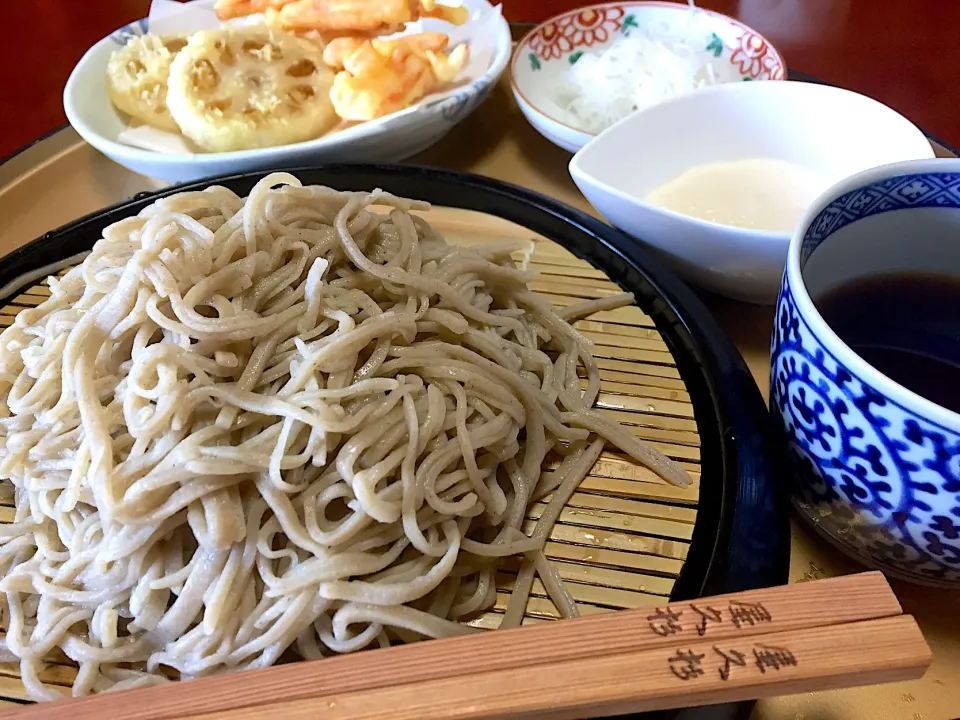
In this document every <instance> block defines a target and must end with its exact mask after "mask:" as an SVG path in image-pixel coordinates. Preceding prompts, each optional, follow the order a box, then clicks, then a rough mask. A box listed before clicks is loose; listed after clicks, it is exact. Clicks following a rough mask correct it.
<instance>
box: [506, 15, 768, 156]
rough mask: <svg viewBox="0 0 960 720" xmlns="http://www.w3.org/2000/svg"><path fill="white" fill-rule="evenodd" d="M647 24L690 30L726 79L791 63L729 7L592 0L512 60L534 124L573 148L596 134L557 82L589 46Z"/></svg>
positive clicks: (540, 31) (529, 39)
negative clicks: (724, 11)
mask: <svg viewBox="0 0 960 720" xmlns="http://www.w3.org/2000/svg"><path fill="white" fill-rule="evenodd" d="M645 30H648V31H649V32H651V34H652V35H653V36H654V37H657V36H659V35H661V34H662V35H664V36H665V37H685V38H689V40H690V46H691V47H693V48H695V49H696V50H695V51H696V52H698V53H699V54H700V55H699V56H698V57H702V59H703V60H704V61H705V62H710V64H711V65H712V66H713V68H714V70H715V72H716V73H717V76H718V79H719V80H720V81H721V82H742V81H745V80H747V81H749V80H783V79H784V78H785V77H786V65H784V62H783V58H782V57H781V56H780V53H779V52H777V50H776V49H775V48H774V47H773V45H771V44H770V43H769V41H768V40H767V39H766V38H764V37H763V36H762V35H760V33H758V32H757V31H756V30H753V29H751V28H749V27H747V26H746V25H744V24H743V23H741V22H739V21H737V20H734V19H733V18H730V17H727V16H726V15H721V14H720V13H715V12H711V11H709V10H702V9H699V8H696V9H691V8H690V6H689V5H687V4H686V3H684V4H680V3H674V2H657V1H653V0H636V1H635V2H612V3H603V4H601V5H591V6H590V7H586V8H580V9H578V10H571V11H570V12H566V13H564V14H562V15H557V16H556V17H554V18H551V19H550V20H547V21H546V22H545V23H542V24H540V25H538V26H537V27H536V28H534V30H532V31H531V32H530V33H529V34H528V35H527V36H526V37H525V38H523V40H521V41H520V42H519V43H518V45H517V48H516V50H515V51H514V54H513V59H512V60H511V62H510V86H511V88H512V89H513V95H514V97H515V98H516V99H517V104H519V105H520V109H521V110H522V111H523V114H524V115H525V116H526V118H527V120H529V121H530V124H531V125H533V126H534V127H535V128H536V129H537V131H538V132H539V133H540V134H541V135H543V136H544V137H545V138H547V139H548V140H550V141H551V142H553V143H555V144H556V145H559V146H560V147H562V148H564V149H565V150H569V151H570V152H576V151H577V150H579V149H580V148H581V147H583V146H584V145H585V144H586V143H588V142H589V141H590V140H591V139H593V137H594V134H593V133H590V132H587V131H585V130H581V129H579V128H577V127H575V126H574V125H572V124H570V122H569V121H568V120H566V119H565V112H564V110H563V109H562V108H561V107H559V106H558V105H557V103H556V102H555V101H554V100H553V99H552V97H551V94H550V93H551V88H553V87H555V86H556V84H557V80H559V78H560V76H562V75H563V74H564V73H566V72H567V70H568V69H569V68H570V66H571V65H573V64H575V63H576V62H577V61H578V60H579V59H580V57H581V56H582V55H583V53H584V52H596V51H601V50H603V49H604V48H606V47H608V46H610V45H612V44H613V43H614V41H616V40H617V38H619V37H621V36H628V37H629V35H630V34H631V33H633V32H643V31H645Z"/></svg>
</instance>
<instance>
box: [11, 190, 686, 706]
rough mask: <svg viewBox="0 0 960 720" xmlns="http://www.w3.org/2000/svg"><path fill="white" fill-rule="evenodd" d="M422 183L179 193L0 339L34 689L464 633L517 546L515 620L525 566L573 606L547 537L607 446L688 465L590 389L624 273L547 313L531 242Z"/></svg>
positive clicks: (670, 469) (135, 222) (15, 564)
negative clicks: (441, 220)
mask: <svg viewBox="0 0 960 720" xmlns="http://www.w3.org/2000/svg"><path fill="white" fill-rule="evenodd" d="M373 206H376V208H374V207H373ZM425 207H426V206H425V205H424V204H423V203H417V202H412V201H409V200H403V199H400V198H397V197H393V196H390V195H388V194H386V193H383V192H373V193H342V192H336V191H333V190H330V189H328V188H324V187H302V186H301V185H300V183H299V182H298V181H297V179H296V178H295V177H293V176H291V175H288V174H274V175H271V176H269V177H267V178H266V179H264V180H263V181H262V182H260V183H259V184H258V185H257V186H256V187H255V188H254V189H253V190H252V192H251V193H250V196H249V197H248V198H246V199H243V198H240V197H238V196H237V195H235V194H234V193H232V192H231V191H229V190H227V189H225V188H222V187H212V188H209V189H207V190H204V191H203V192H183V193H179V194H176V195H171V196H170V197H167V198H164V199H161V200H158V201H157V202H155V203H154V204H153V205H151V206H150V207H148V208H146V209H145V210H143V211H142V212H141V213H140V214H139V215H138V216H137V217H132V218H128V219H126V220H122V221H120V222H118V223H116V224H114V225H112V226H111V227H109V228H107V229H106V230H105V231H104V235H103V239H102V240H100V241H98V242H97V243H96V245H95V246H94V247H93V250H92V251H91V253H90V254H89V255H88V256H87V257H86V259H85V260H84V261H83V263H82V264H81V265H79V266H77V267H74V268H73V269H71V270H70V271H69V272H67V273H66V275H65V276H64V277H63V278H62V279H60V280H57V279H56V278H51V279H50V283H49V284H50V290H51V296H50V298H49V299H48V300H46V301H45V302H44V303H43V304H41V305H40V306H39V307H37V308H35V309H29V310H23V311H22V312H20V314H19V315H18V316H17V318H16V322H15V323H14V325H13V326H12V327H10V328H8V329H7V330H6V331H4V332H3V334H2V335H0V477H3V478H6V479H9V480H11V481H12V482H13V485H14V487H15V490H16V518H15V522H14V523H12V524H9V525H2V526H0V574H2V580H0V593H2V594H3V595H2V600H0V613H2V614H0V620H2V623H3V626H4V627H5V628H6V640H5V645H6V650H7V651H8V654H9V655H11V656H12V657H13V659H16V660H17V661H19V663H20V670H21V673H22V675H23V680H24V683H25V684H26V686H27V688H28V690H29V692H30V694H31V695H32V696H33V697H35V698H38V699H54V698H56V697H58V696H59V693H58V691H57V690H56V689H54V688H53V687H50V686H47V685H44V684H43V683H42V682H41V681H40V679H39V674H40V671H41V669H42V667H43V664H44V662H45V660H48V659H50V658H51V657H52V658H56V657H60V658H62V657H63V655H66V657H67V658H69V659H70V660H72V661H74V662H75V663H77V664H78V665H79V672H78V674H77V678H76V682H75V683H74V686H73V693H74V694H78V695H82V694H86V693H90V692H100V691H105V690H116V689H122V688H130V687H136V686H141V685H147V684H154V683H159V682H165V681H168V680H171V679H178V678H194V677H198V676H203V675H208V674H211V673H216V672H223V671H229V670H240V669H245V668H258V667H264V666H267V665H270V664H272V663H275V662H276V661H277V660H278V659H280V658H281V655H284V654H285V653H286V655H285V657H288V656H295V657H302V658H317V657H320V656H323V655H329V654H332V653H343V652H350V651H353V650H358V649H360V648H364V647H366V646H371V645H372V646H376V645H381V646H382V645H387V644H390V643H394V642H401V641H407V640H411V639H417V638H424V637H429V638H434V637H444V636H450V635H457V634H461V633H467V632H472V631H474V630H475V628H473V627H471V626H469V625H468V624H465V622H464V620H469V619H470V618H471V617H473V616H476V614H477V613H478V612H480V611H482V610H484V609H487V608H489V607H490V606H491V605H492V604H493V602H494V597H495V573H496V571H497V568H498V564H499V562H500V561H501V559H502V558H504V557H506V556H510V555H521V556H523V563H522V566H521V571H520V575H519V579H518V583H517V589H516V590H515V592H514V594H513V599H512V601H511V603H510V605H509V607H508V608H507V611H506V614H505V616H504V621H503V624H504V625H516V624H518V623H519V622H520V620H521V618H522V616H523V610H524V607H525V605H526V602H527V596H528V594H529V591H530V585H531V583H532V581H533V578H534V575H539V576H540V578H541V579H542V581H543V584H544V586H545V587H546V588H547V590H548V591H549V593H550V595H551V597H552V598H553V600H554V602H555V603H556V605H557V607H558V609H559V610H560V612H561V613H562V614H564V615H575V614H576V606H575V604H574V602H573V601H572V599H571V598H570V596H569V594H568V593H567V591H566V589H565V588H564V585H563V583H562V581H561V580H560V578H559V575H558V574H557V573H556V571H555V570H554V569H553V568H552V566H551V565H550V563H549V562H547V560H546V558H545V556H544V554H543V550H542V548H543V545H544V541H545V539H546V537H547V535H548V533H549V531H550V528H551V526H552V525H553V523H554V522H555V521H556V519H557V516H558V514H559V512H560V509H561V508H562V506H563V504H564V503H565V502H566V501H567V499H568V498H569V496H570V494H571V493H572V492H573V490H574V489H575V488H576V487H577V485H578V484H579V483H580V481H581V480H582V479H583V477H584V475H586V474H587V473H588V472H589V470H590V468H591V467H592V466H593V464H594V462H595V461H596V459H597V457H598V455H599V454H600V452H601V450H602V448H603V446H604V443H605V442H607V441H609V442H612V443H613V444H615V445H617V446H618V447H619V448H620V449H621V450H622V451H624V452H626V453H628V454H629V455H630V456H631V457H633V458H635V459H636V460H637V461H639V462H641V463H643V464H645V465H647V466H648V467H650V468H651V469H653V470H654V471H655V472H656V473H658V474H660V475H661V476H662V477H664V478H666V479H667V480H669V481H671V482H674V483H677V484H686V483H687V482H689V479H688V478H687V476H686V475H685V473H684V472H683V471H682V470H681V469H679V468H678V467H676V466H675V465H674V464H673V463H672V462H670V461H669V460H667V459H666V458H665V457H664V456H663V455H661V454H660V453H659V452H657V451H656V450H654V449H652V448H650V447H648V446H646V445H644V444H643V443H641V442H640V441H639V440H637V439H636V438H635V437H634V436H633V435H632V434H631V433H629V432H628V431H627V430H625V429H623V428H622V427H620V426H619V425H617V424H615V423H613V422H612V421H611V420H609V419H607V418H605V417H603V416H602V415H601V414H599V413H598V412H597V411H595V410H593V409H591V407H592V405H593V404H594V401H595V400H596V398H597V393H598V391H599V389H600V379H599V372H598V370H597V365H596V363H595V362H594V360H593V358H592V356H591V354H590V346H589V343H588V342H587V341H586V340H585V339H584V338H583V337H582V336H581V335H580V334H579V333H578V332H577V331H575V330H574V329H573V328H572V327H571V325H570V324H569V323H570V322H573V321H574V320H575V319H576V318H578V317H581V316H586V315H588V314H590V313H591V312H593V311H594V309H596V308H599V307H606V308H609V307H612V306H615V305H621V304H625V303H628V302H630V299H631V298H630V296H626V295H625V296H621V297H619V298H617V299H615V300H614V301H613V302H610V301H603V302H602V303H600V304H593V303H585V304H581V305H577V306H572V307H569V308H567V310H566V312H565V313H564V314H563V315H561V314H558V313H557V312H556V311H555V310H554V308H553V307H552V306H551V305H550V303H549V302H547V301H546V300H544V299H543V298H541V297H538V296H537V295H536V294H534V293H532V292H531V291H530V290H528V289H527V281H528V280H529V279H530V278H531V277H532V274H531V273H529V272H526V271H525V270H524V269H522V268H517V267H516V266H515V265H514V263H513V262H512V261H511V259H510V255H509V252H510V251H511V250H517V249H518V248H516V247H505V246H504V245H501V246H499V247H481V248H473V249H467V248H461V247H456V246H451V245H448V244H447V243H446V242H445V241H444V239H443V238H442V237H441V236H440V235H438V234H437V232H436V231H434V230H433V229H432V228H431V227H430V226H429V225H428V224H427V223H426V222H425V221H424V220H423V219H422V218H419V217H417V216H416V215H412V214H410V211H411V210H414V209H421V208H425ZM377 209H380V210H381V211H380V212H378V211H377ZM384 209H385V211H384ZM578 368H582V369H583V372H584V374H585V378H586V383H585V389H583V388H582V385H581V381H580V378H579V377H578ZM548 456H549V458H554V460H553V462H552V464H551V463H550V462H547V463H546V464H545V460H549V458H548ZM557 463H558V464H557ZM544 467H554V468H555V469H553V470H552V471H545V472H542V471H541V468H544ZM551 494H552V499H551V500H550V502H549V503H548V505H547V508H546V509H545V510H544V511H543V513H542V517H541V519H540V520H539V522H538V524H537V526H536V529H535V530H534V531H533V533H532V535H531V536H527V535H525V534H524V533H523V532H522V531H521V525H522V522H523V520H524V518H525V514H526V510H527V507H528V505H529V504H530V503H531V502H532V501H533V500H535V499H539V498H543V497H546V496H548V495H551ZM58 650H59V651H60V652H62V654H60V653H59V652H58Z"/></svg>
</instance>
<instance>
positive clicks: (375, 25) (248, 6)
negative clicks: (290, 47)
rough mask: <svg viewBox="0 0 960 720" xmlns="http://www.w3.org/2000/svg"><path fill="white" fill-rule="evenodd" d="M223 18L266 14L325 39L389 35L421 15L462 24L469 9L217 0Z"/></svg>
mask: <svg viewBox="0 0 960 720" xmlns="http://www.w3.org/2000/svg"><path fill="white" fill-rule="evenodd" d="M215 10H216V12H217V17H219V18H220V19H221V20H227V19H229V18H235V17H241V16H244V15H251V14H254V13H264V14H265V16H266V21H267V23H269V24H271V25H276V26H278V27H281V28H283V29H284V30H292V31H294V32H309V31H314V32H317V33H319V34H320V35H321V36H323V37H325V38H332V37H341V36H344V35H369V36H372V35H385V34H389V33H394V32H398V31H400V30H402V29H403V27H404V25H406V24H407V23H410V22H414V21H415V20H418V19H420V18H439V19H440V20H446V21H447V22H450V23H453V24H454V25H462V24H463V23H464V22H466V21H467V19H468V17H469V14H470V13H469V11H468V10H467V9H466V8H465V7H462V6H458V7H453V6H450V5H440V4H438V3H437V2H436V0H217V4H216V6H215Z"/></svg>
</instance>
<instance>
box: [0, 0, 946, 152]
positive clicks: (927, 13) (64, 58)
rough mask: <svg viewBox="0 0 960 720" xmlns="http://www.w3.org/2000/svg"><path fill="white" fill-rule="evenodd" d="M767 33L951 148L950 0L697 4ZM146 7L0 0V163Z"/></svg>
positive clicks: (52, 117)
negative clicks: (73, 77)
mask: <svg viewBox="0 0 960 720" xmlns="http://www.w3.org/2000/svg"><path fill="white" fill-rule="evenodd" d="M503 4H504V10H505V13H506V15H507V18H508V19H510V20H511V21H515V22H525V21H526V22H529V21H539V20H543V19H546V18H547V17H549V16H551V15H554V14H556V13H557V12H560V11H562V10H566V9H568V8H571V7H576V6H577V5H583V4H586V3H583V2H577V0H504V3H503ZM698 4H699V5H701V6H702V7H707V8H710V9H712V10H718V11H720V12H723V13H726V14H728V15H734V16H736V17H738V18H740V20H742V21H743V22H745V23H747V24H748V25H751V26H752V27H754V28H756V29H757V30H759V31H760V32H761V33H763V34H764V35H766V36H767V38H768V39H770V41H771V42H773V43H774V45H776V46H777V47H778V48H779V49H780V51H781V52H782V53H783V55H784V57H785V58H786V61H787V64H788V65H789V67H790V68H792V69H794V70H799V71H801V72H804V73H807V74H810V75H813V76H815V77H818V78H820V79H822V80H825V81H827V82H831V83H834V84H836V85H841V86H843V87H847V88H850V89H853V90H857V91H859V92H862V93H865V94H867V95H871V96H873V97H875V98H877V99H879V100H881V101H883V102H885V103H887V104H888V105H891V106H892V107H894V108H896V109H897V110H899V111H900V112H902V113H904V114H905V115H906V116H907V117H909V118H910V119H911V120H913V121H914V122H915V123H917V124H918V125H920V126H921V127H922V128H924V129H925V130H927V131H928V132H931V133H933V134H934V135H935V136H937V137H938V138H940V139H941V140H943V141H944V142H946V143H947V144H949V145H953V146H957V145H960V111H957V110H956V107H957V101H956V99H955V97H954V93H955V92H957V90H958V89H960V81H958V80H957V74H956V69H957V68H958V67H960V42H958V39H957V34H958V28H960V2H957V1H956V0H699V3H698ZM149 6H150V0H5V2H3V3H0V18H3V21H4V22H3V25H4V30H5V32H4V38H5V40H6V44H5V47H4V52H3V54H2V62H0V158H2V157H4V156H6V155H7V154H9V153H11V152H14V151H15V150H16V149H17V148H19V147H21V146H23V145H25V144H26V143H28V142H30V141H31V140H34V139H36V138H37V137H39V136H41V135H43V134H44V133H47V132H49V131H50V130H53V129H54V128H56V127H57V126H59V125H61V124H63V123H64V122H66V119H65V117H64V115H63V107H62V104H61V92H62V90H63V86H64V83H65V82H66V80H67V76H68V75H69V74H70V70H71V69H72V68H73V66H74V64H75V63H76V62H77V60H79V59H80V56H81V55H82V54H83V52H84V51H85V50H86V49H87V48H88V47H89V46H90V45H92V44H93V43H94V42H96V41H97V40H99V39H100V38H102V37H103V36H105V35H107V34H108V33H109V32H111V31H113V30H115V29H117V28H118V27H121V26H123V25H125V24H127V23H129V22H131V21H133V20H136V19H137V18H140V17H143V16H144V15H145V14H146V12H147V9H148V8H149Z"/></svg>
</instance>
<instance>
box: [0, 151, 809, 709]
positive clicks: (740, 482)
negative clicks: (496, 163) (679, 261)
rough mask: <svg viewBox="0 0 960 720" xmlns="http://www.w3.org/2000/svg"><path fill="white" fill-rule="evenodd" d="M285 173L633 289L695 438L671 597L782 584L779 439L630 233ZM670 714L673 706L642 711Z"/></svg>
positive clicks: (477, 185) (88, 243)
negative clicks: (664, 349)
mask: <svg viewBox="0 0 960 720" xmlns="http://www.w3.org/2000/svg"><path fill="white" fill-rule="evenodd" d="M287 171H288V172H290V173H292V174H293V175H295V176H297V177H298V178H299V179H300V180H301V181H302V182H303V183H304V184H320V185H329V186H332V187H335V188H337V189H339V190H356V191H362V190H372V189H373V188H381V189H383V190H385V191H387V192H391V193H394V194H397V195H402V196H407V197H415V198H418V199H422V200H426V201H428V202H431V203H433V204H435V205H443V206H447V207H454V208H461V209H465V210H474V211H478V212H482V213H487V214H490V215H495V216H498V217H500V218H503V219H505V220H509V221H512V222H514V223H517V224H518V225H522V226H524V227H526V228H528V229H529V230H531V231H533V232H535V233H538V234H540V235H543V236H545V237H547V238H549V239H551V240H553V241H554V242H557V243H558V244H560V245H562V246H563V247H565V248H566V249H567V250H569V251H571V252H572V253H574V254H575V255H577V256H578V257H580V258H582V259H584V260H586V261H588V262H590V263H591V264H593V265H594V266H596V267H597V268H599V269H601V270H603V271H604V272H605V273H606V274H607V275H608V276H609V277H610V279H611V280H613V281H614V282H616V283H617V284H618V285H620V286H621V287H623V288H624V289H626V290H629V291H631V292H633V293H634V294H635V296H636V300H637V305H638V306H639V307H640V308H641V309H642V310H644V311H645V312H646V313H647V314H648V315H649V316H650V317H651V318H652V319H653V321H654V322H655V323H656V326H657V330H658V331H659V332H660V333H661V335H662V337H663V339H664V341H665V342H666V344H667V346H668V348H669V349H670V351H671V353H672V354H673V356H674V358H675V359H676V364H677V369H678V370H679V372H680V375H681V378H682V380H683V382H684V384H685V385H686V387H687V390H688V392H689V394H690V398H691V402H692V404H693V408H694V415H695V419H696V423H697V426H698V430H699V434H700V439H701V448H700V457H701V478H700V501H699V503H698V512H697V520H696V524H695V526H694V530H693V537H692V540H691V545H690V550H689V554H688V556H687V559H686V562H685V563H684V566H683V569H682V570H681V572H680V576H679V578H678V579H677V582H676V585H675V586H674V589H673V592H672V594H671V600H675V601H678V600H687V599H693V598H696V597H700V596H704V595H718V594H722V593H731V592H739V591H744V590H752V589H755V588H760V587H768V586H771V585H779V584H784V583H786V582H787V574H788V571H789V556H790V542H789V521H788V510H787V501H786V496H785V494H784V493H783V492H782V491H781V488H780V487H779V485H778V484H777V483H776V481H775V479H776V478H777V477H778V476H780V463H781V462H782V458H783V453H782V452H781V447H782V446H781V440H780V438H779V436H777V435H776V434H775V431H774V428H773V425H772V424H771V423H770V422H769V415H768V412H767V409H766V406H765V404H764V402H763V399H762V397H761V395H760V391H759V388H758V387H757V385H756V383H755V382H754V380H753V377H752V376H751V375H750V372H749V371H748V370H747V367H746V365H745V363H744V362H743V359H742V358H741V357H740V354H739V353H738V352H737V350H736V348H734V346H733V344H732V343H731V342H730V340H729V339H728V338H727V337H726V336H725V334H724V333H723V331H722V330H721V329H720V328H719V326H718V325H717V324H716V322H715V321H714V319H713V318H712V317H711V315H710V313H709V312H708V311H707V309H706V308H705V307H704V306H703V304H702V303H701V302H700V301H699V300H698V299H697V297H696V296H695V295H694V294H693V292H692V291H691V290H690V289H689V288H687V287H686V286H685V285H684V284H683V283H682V282H681V281H680V280H679V279H678V278H677V277H676V276H674V275H673V274H672V273H671V272H670V271H668V270H667V269H666V268H664V267H663V266H662V265H661V264H660V263H659V262H658V261H656V260H655V259H653V258H652V257H650V256H649V255H647V253H646V252H644V251H643V250H642V249H641V248H640V247H639V246H638V244H637V243H636V242H635V241H634V240H631V239H628V238H627V237H626V236H624V235H622V234H621V233H619V232H618V231H616V230H614V229H613V228H611V227H610V226H608V225H606V224H604V223H602V222H600V221H599V220H596V219H595V218H592V217H590V216H589V215H587V214H585V213H583V212H580V211H578V210H575V209H573V208H571V207H569V206H567V205H565V204H563V203H560V202H558V201H556V200H552V199H550V198H548V197H546V196H544V195H541V194H539V193H536V192H533V191H531V190H526V189H524V188H520V187H517V186H514V185H510V184H508V183H504V182H500V181H498V180H493V179H491V178H486V177H481V176H478V175H472V174H469V173H459V172H453V171H448V170H442V169H436V168H428V167H421V166H414V165H349V164H336V165H324V166H317V167H302V168H292V169H288V170H287ZM267 174H269V173H268V172H266V171H264V172H260V171H258V172H253V173H243V174H238V175H227V176H220V177H213V178H208V179H204V180H200V181H195V182H191V183H187V184H182V185H176V186H172V187H169V188H165V189H163V190H160V191H157V192H145V193H139V194H138V195H136V196H134V198H132V199H130V200H126V201H123V202H120V203H118V204H116V205H113V206H111V207H108V208H105V209H104V210H101V211H98V212H96V213H93V214H90V215H87V216H86V217H83V218H80V219H78V220H75V221H73V222H71V223H69V224H67V225H65V226H63V227H61V228H59V229H57V230H54V231H52V232H49V233H46V234H45V235H43V236H42V237H40V238H38V239H36V240H34V241H32V242H30V243H28V244H26V245H24V246H22V247H21V248H19V249H17V250H16V251H14V252H13V253H11V254H10V255H8V256H7V257H5V258H4V259H3V261H2V262H0V288H3V287H9V289H10V290H11V292H10V294H11V295H12V294H13V291H15V290H16V289H17V288H16V287H13V286H10V284H11V283H13V282H14V281H16V280H17V279H18V278H21V277H24V276H28V275H30V274H31V273H34V274H36V272H37V271H38V270H39V269H41V268H43V267H45V266H49V265H51V264H53V263H56V262H58V261H61V260H64V259H66V258H69V257H71V256H75V255H77V254H79V253H82V252H85V251H87V250H89V249H90V248H91V247H92V246H93V244H94V243H95V242H96V241H97V240H98V239H99V238H100V237H101V233H102V231H103V229H104V228H105V227H107V226H108V225H110V224H111V223H114V222H116V221H118V220H120V219H122V218H124V217H129V216H130V215H133V214H136V213H137V212H139V211H140V210H142V209H143V208H144V207H146V206H147V205H149V204H150V203H152V202H154V201H155V200H157V199H158V198H162V197H166V196H168V195H171V194H174V193H177V192H183V191H191V190H201V189H203V188H205V187H208V186H210V185H222V186H225V187H227V188H229V189H231V190H233V191H234V192H236V193H238V194H240V195H246V194H247V193H249V191H250V190H251V188H252V187H253V186H254V185H255V184H256V183H257V182H258V181H259V180H260V179H262V178H263V177H264V176H266V175H267ZM7 299H9V298H8V297H7V298H0V301H3V300H7ZM750 705H752V703H747V704H744V703H740V704H734V705H727V706H716V707H714V708H711V709H710V715H709V717H711V718H718V717H733V716H735V715H741V714H742V713H744V711H745V710H747V708H748V707H749V706H750ZM685 712H686V711H680V713H685ZM698 712H703V710H701V711H698ZM676 716H677V713H676V712H675V711H671V712H669V713H657V714H654V715H650V714H647V715H645V716H644V717H646V718H653V717H657V718H660V717H676ZM698 717H704V716H701V715H698Z"/></svg>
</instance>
